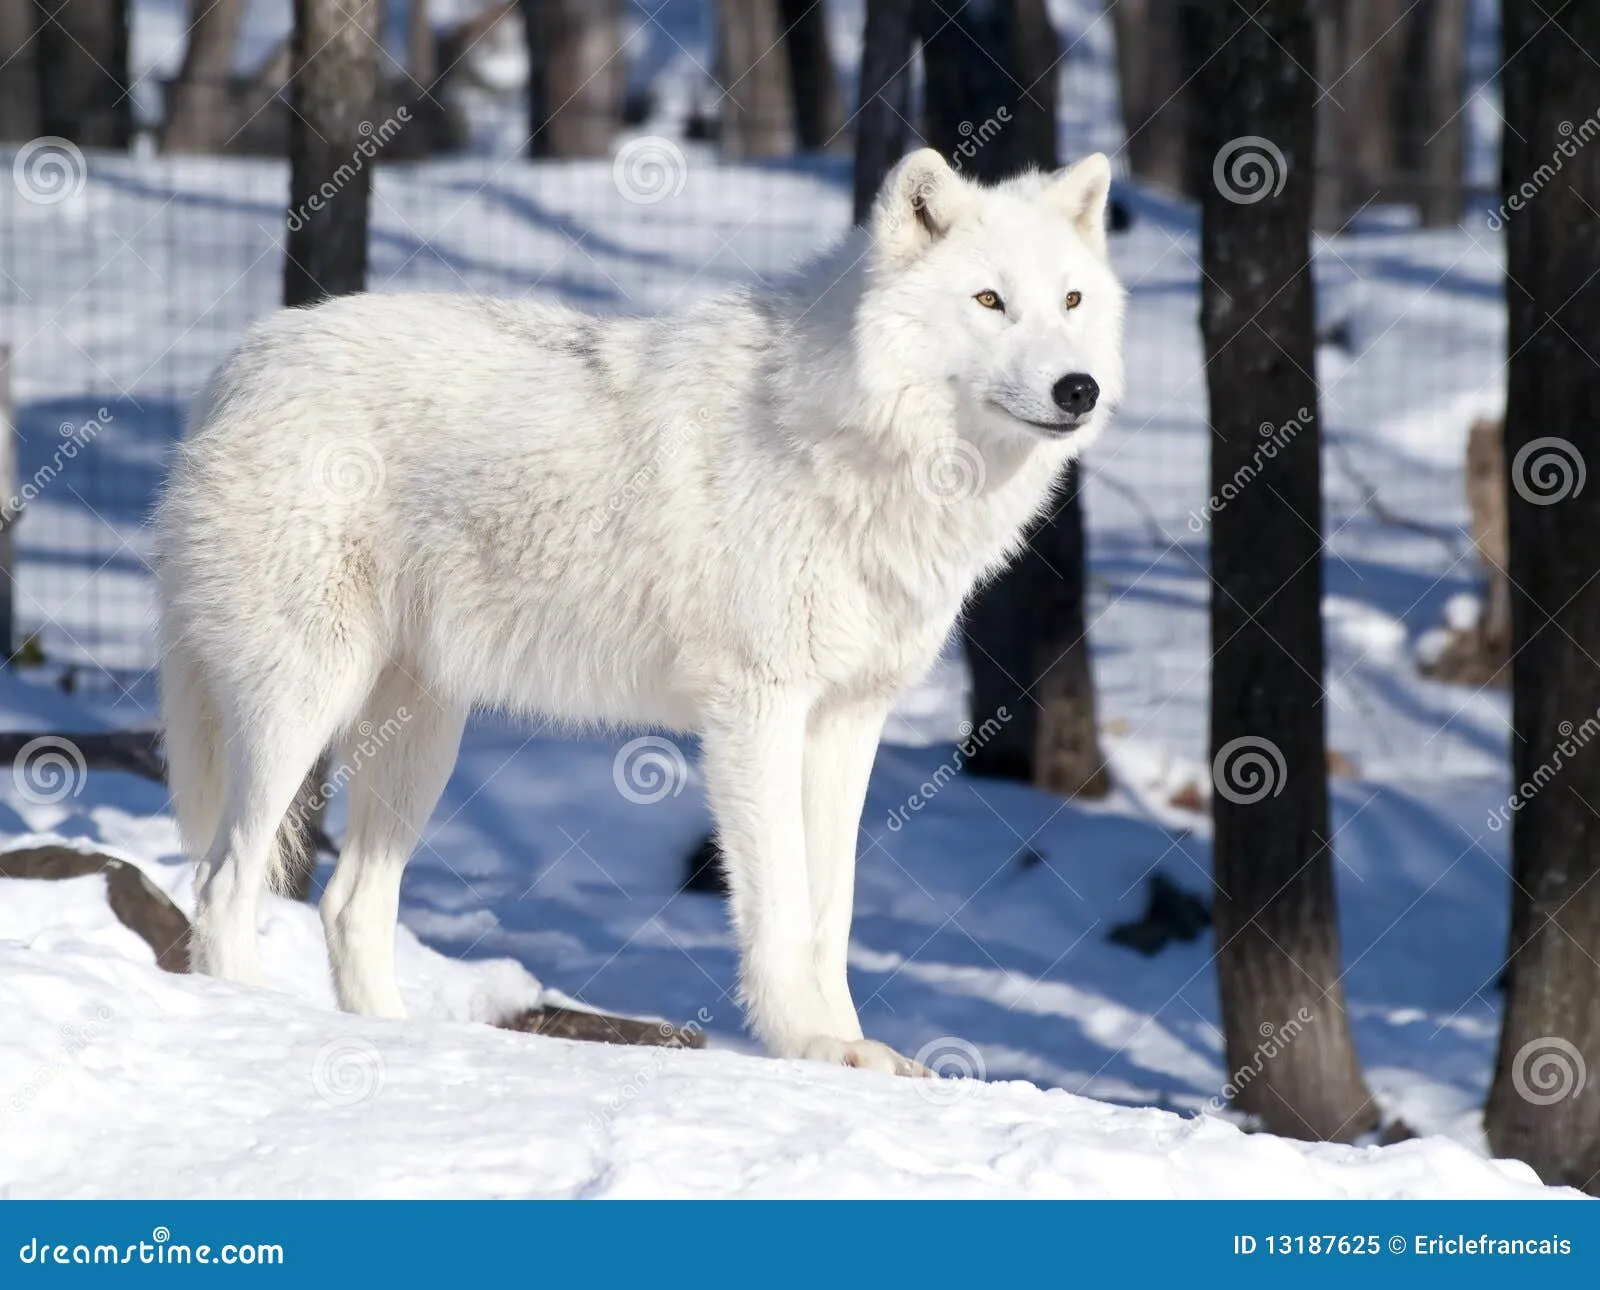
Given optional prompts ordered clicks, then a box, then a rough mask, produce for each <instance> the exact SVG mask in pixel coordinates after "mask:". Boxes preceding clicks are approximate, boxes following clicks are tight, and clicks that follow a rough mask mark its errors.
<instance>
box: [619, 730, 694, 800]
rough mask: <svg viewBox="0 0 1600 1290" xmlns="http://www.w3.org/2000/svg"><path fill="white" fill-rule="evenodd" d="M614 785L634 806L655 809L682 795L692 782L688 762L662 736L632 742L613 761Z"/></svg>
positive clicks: (646, 736)
mask: <svg viewBox="0 0 1600 1290" xmlns="http://www.w3.org/2000/svg"><path fill="white" fill-rule="evenodd" d="M611 782H612V783H613V784H614V785H616V789H617V792H619V793H621V794H622V796H623V797H624V798H626V799H627V800H628V801H630V802H632V803H633V804H634V805H635V806H653V805H654V804H655V803H657V802H663V801H665V800H666V799H667V798H669V797H676V796H678V794H679V793H681V792H683V790H684V786H685V785H686V784H688V782H689V759H688V758H687V757H685V756H684V755H683V749H681V748H679V747H678V745H677V744H675V743H673V742H672V740H670V739H666V738H663V737H662V736H661V735H641V736H640V737H639V738H637V739H630V740H628V742H627V743H625V744H623V745H622V747H621V748H619V749H618V750H617V755H616V756H615V757H614V758H612V760H611Z"/></svg>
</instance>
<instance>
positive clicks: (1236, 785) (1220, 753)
mask: <svg viewBox="0 0 1600 1290" xmlns="http://www.w3.org/2000/svg"><path fill="white" fill-rule="evenodd" d="M1288 778H1289V765H1288V763H1287V762H1286V761H1285V760H1284V757H1283V752H1282V750H1281V749H1280V748H1279V747H1278V745H1277V744H1275V743H1273V742H1272V740H1270V739H1263V738H1261V736H1259V735H1240V736H1239V738H1237V739H1230V740H1229V741H1228V742H1227V743H1225V744H1223V745H1222V747H1221V748H1219V749H1217V755H1216V756H1215V757H1214V758H1212V760H1211V782H1212V783H1213V784H1214V785H1216V789H1217V793H1218V794H1219V795H1220V796H1222V797H1225V798H1227V799H1228V800H1229V801H1230V802H1232V803H1233V804H1234V805H1236V806H1250V805H1253V804H1254V803H1256V802H1259V801H1262V800H1263V799H1265V798H1268V797H1277V796H1278V794H1280V793H1281V792H1283V786H1284V784H1285V783H1286V782H1287V781H1288Z"/></svg>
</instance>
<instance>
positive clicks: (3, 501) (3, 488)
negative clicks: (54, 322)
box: [0, 344, 17, 662]
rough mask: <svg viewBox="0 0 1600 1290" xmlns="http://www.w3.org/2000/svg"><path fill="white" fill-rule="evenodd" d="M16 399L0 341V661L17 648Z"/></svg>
mask: <svg viewBox="0 0 1600 1290" xmlns="http://www.w3.org/2000/svg"><path fill="white" fill-rule="evenodd" d="M15 411H16V403H15V402H14V401H13V399H12V397H11V346H10V345H6V344H0V651H3V653H0V662H9V661H10V659H11V655H12V653H13V651H14V650H15V649H16V636H15V634H14V633H13V631H12V627H13V618H12V615H13V613H14V607H15V602H16V581H15V579H16V572H17V542H16V535H15V532H14V529H15V527H16V517H15V516H13V515H12V514H11V513H10V509H9V508H10V503H11V499H12V498H14V497H15V496H16V495H17V439H16V416H15Z"/></svg>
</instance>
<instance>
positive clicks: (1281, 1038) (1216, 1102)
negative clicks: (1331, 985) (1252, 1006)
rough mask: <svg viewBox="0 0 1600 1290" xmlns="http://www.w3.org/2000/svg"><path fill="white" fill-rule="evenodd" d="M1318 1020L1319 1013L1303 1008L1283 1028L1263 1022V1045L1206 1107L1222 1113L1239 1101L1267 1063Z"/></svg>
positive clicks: (1261, 1025)
mask: <svg viewBox="0 0 1600 1290" xmlns="http://www.w3.org/2000/svg"><path fill="white" fill-rule="evenodd" d="M1315 1020H1316V1014H1315V1013H1313V1012H1312V1011H1311V1009H1310V1008H1301V1009H1300V1011H1299V1012H1297V1013H1295V1015H1294V1016H1292V1017H1290V1018H1289V1020H1288V1021H1286V1022H1284V1023H1283V1024H1282V1025H1281V1026H1275V1025H1273V1024H1272V1022H1270V1021H1263V1022H1262V1023H1261V1024H1260V1025H1259V1026H1257V1027H1256V1033H1257V1034H1258V1035H1260V1036H1261V1042H1260V1043H1259V1044H1258V1045H1256V1050H1255V1052H1254V1053H1253V1054H1252V1055H1251V1058H1250V1060H1249V1061H1248V1062H1247V1063H1246V1064H1245V1065H1243V1066H1241V1067H1240V1068H1239V1069H1238V1070H1236V1071H1234V1073H1233V1074H1232V1075H1231V1076H1230V1077H1229V1079H1228V1082H1227V1083H1226V1084H1224V1085H1223V1086H1222V1089H1221V1091H1219V1092H1218V1093H1217V1095H1216V1096H1215V1097H1213V1098H1212V1099H1211V1101H1209V1102H1208V1103H1206V1106H1207V1108H1208V1109H1210V1110H1212V1111H1220V1110H1222V1108H1223V1107H1224V1106H1225V1105H1227V1104H1228V1103H1229V1102H1232V1101H1234V1100H1236V1099H1237V1098H1238V1096H1239V1094H1240V1093H1241V1092H1243V1090H1244V1089H1245V1088H1246V1086H1248V1085H1249V1084H1250V1083H1251V1081H1252V1080H1254V1079H1255V1078H1256V1077H1257V1076H1258V1075H1260V1074H1261V1072H1262V1071H1263V1070H1265V1069H1266V1065H1267V1063H1268V1062H1269V1061H1271V1060H1272V1059H1273V1058H1274V1057H1276V1056H1277V1055H1278V1054H1279V1053H1281V1052H1282V1051H1283V1050H1284V1049H1285V1048H1287V1047H1288V1046H1289V1045H1290V1044H1292V1043H1293V1042H1294V1041H1295V1040H1296V1039H1297V1038H1299V1036H1300V1033H1301V1032H1302V1031H1303V1030H1305V1028H1306V1027H1307V1026H1309V1025H1310V1024H1311V1023H1312V1022H1313V1021H1315Z"/></svg>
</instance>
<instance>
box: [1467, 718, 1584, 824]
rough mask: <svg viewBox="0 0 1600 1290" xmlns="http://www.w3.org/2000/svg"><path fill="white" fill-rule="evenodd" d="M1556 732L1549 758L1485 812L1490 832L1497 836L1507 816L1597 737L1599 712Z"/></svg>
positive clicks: (1508, 817)
mask: <svg viewBox="0 0 1600 1290" xmlns="http://www.w3.org/2000/svg"><path fill="white" fill-rule="evenodd" d="M1556 733H1557V734H1559V735H1560V736H1561V742H1560V743H1558V744H1557V745H1556V746H1555V747H1554V748H1553V749H1551V751H1550V756H1549V757H1547V758H1546V759H1545V760H1544V761H1543V762H1541V763H1540V764H1539V766H1538V768H1537V769H1535V771H1534V772H1533V774H1532V775H1530V776H1529V777H1528V778H1527V779H1525V780H1523V781H1522V783H1521V784H1519V785H1518V786H1517V788H1516V789H1515V790H1513V792H1512V794H1511V796H1510V797H1508V798H1507V799H1506V800H1505V802H1504V804H1503V805H1500V806H1497V807H1495V808H1494V809H1493V810H1491V811H1490V812H1489V817H1488V820H1487V821H1486V822H1487V824H1488V826H1489V831H1490V832H1491V833H1498V832H1500V830H1501V829H1503V828H1505V826H1506V825H1507V824H1509V823H1510V822H1511V817H1512V816H1513V815H1515V814H1516V813H1517V812H1518V811H1520V810H1521V809H1522V808H1523V807H1524V806H1526V805H1527V804H1528V803H1529V802H1531V801H1532V800H1533V799H1534V798H1535V797H1537V796H1538V795H1539V791H1540V790H1541V789H1542V788H1544V786H1545V785H1546V784H1548V783H1549V782H1550V781H1551V780H1553V779H1554V778H1555V777H1556V776H1557V775H1559V774H1560V773H1561V768H1562V767H1563V766H1565V765H1566V764H1567V762H1569V761H1571V760H1572V759H1573V758H1574V757H1576V756H1577V755H1578V754H1579V753H1580V752H1582V751H1583V749H1585V748H1587V747H1588V746H1589V743H1590V741H1591V740H1593V739H1594V738H1595V737H1596V736H1600V710H1596V712H1595V714H1594V715H1593V716H1588V717H1585V718H1584V719H1583V723H1582V724H1581V725H1577V726H1574V725H1573V724H1572V722H1570V721H1563V722H1562V723H1561V724H1560V725H1559V726H1557V727H1556Z"/></svg>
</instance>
